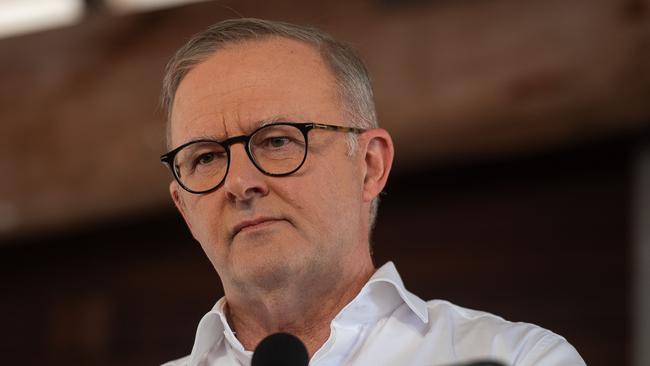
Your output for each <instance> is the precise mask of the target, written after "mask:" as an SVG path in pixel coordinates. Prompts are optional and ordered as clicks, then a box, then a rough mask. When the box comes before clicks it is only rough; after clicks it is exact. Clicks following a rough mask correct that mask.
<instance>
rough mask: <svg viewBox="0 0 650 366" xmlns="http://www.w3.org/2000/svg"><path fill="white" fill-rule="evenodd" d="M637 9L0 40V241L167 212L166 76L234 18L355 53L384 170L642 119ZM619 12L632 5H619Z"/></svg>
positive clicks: (305, 14) (297, 11) (447, 9)
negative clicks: (177, 53) (370, 90)
mask: <svg viewBox="0 0 650 366" xmlns="http://www.w3.org/2000/svg"><path fill="white" fill-rule="evenodd" d="M648 3H649V2H648V1H636V0H635V1H627V2H621V1H615V0H597V1H594V0H581V1H572V2H566V1H562V0H549V1H544V2H521V1H514V0H508V1H507V0H491V1H457V2H431V3H423V4H422V5H409V6H405V7H398V6H394V5H390V6H387V5H385V3H382V2H366V1H349V2H344V1H340V2H323V3H318V4H312V3H309V4H307V3H303V2H300V1H295V0H283V1H278V2H273V4H270V3H267V2H264V1H254V0H247V1H233V2H231V3H228V4H227V5H223V3H222V2H219V3H216V2H214V3H200V4H195V5H192V6H187V7H183V8H178V9H173V10H166V11H159V12H153V13H148V14H140V15H133V16H125V17H116V16H109V15H101V14H100V15H95V16H92V17H90V18H89V19H88V20H87V21H85V22H84V23H83V24H80V25H78V26H75V27H71V28H67V29H62V30H57V31H51V32H47V33H42V34H35V35H30V36H24V37H18V38H13V39H6V40H2V41H0V76H1V77H2V83H1V84H0V120H1V121H2V131H3V133H2V135H1V136H2V137H0V169H1V170H2V172H3V177H4V179H2V180H0V238H8V237H15V236H18V235H26V234H29V233H39V232H40V233H43V232H45V233H46V232H48V231H49V230H52V229H53V228H57V227H70V226H73V225H86V224H88V223H91V222H93V221H97V220H103V219H106V218H110V217H117V216H123V215H128V214H137V213H146V212H149V211H152V210H158V209H167V208H169V207H170V204H169V199H168V197H167V196H168V194H167V183H168V182H169V176H168V173H167V172H166V171H165V169H164V168H163V167H162V165H160V164H159V163H158V160H157V159H158V156H159V155H160V154H161V153H162V152H163V151H164V144H163V138H164V136H163V131H164V118H163V114H162V112H161V111H160V110H159V108H158V105H157V101H158V92H159V88H160V80H161V78H162V73H163V68H164V64H165V63H166V61H167V60H168V58H169V57H170V56H171V54H172V53H173V51H174V50H175V49H176V48H177V47H179V46H180V45H181V44H183V42H184V41H185V40H186V39H187V38H188V37H189V36H190V35H191V34H193V33H195V32H197V31H199V30H201V29H203V28H205V27H206V26H207V25H209V24H211V23H213V22H215V21H217V20H220V19H225V18H229V17H233V16H238V15H244V16H255V17H263V18H271V19H283V20H288V21H293V22H298V23H304V24H312V25H316V26H319V27H321V28H324V29H326V30H328V31H330V32H331V33H333V34H334V35H335V36H336V37H338V38H340V39H343V40H346V41H348V42H350V43H351V44H353V45H354V46H355V47H356V48H357V49H359V50H360V52H361V54H362V56H363V58H364V59H365V60H366V61H367V63H368V66H369V68H370V71H371V73H372V75H373V77H374V80H375V87H376V88H375V89H376V96H377V105H378V110H379V115H380V119H381V123H382V124H383V126H384V127H386V128H387V129H388V130H390V131H391V133H392V134H393V135H394V138H395V141H396V143H397V158H398V163H397V166H398V168H399V167H404V166H406V165H417V164H431V163H440V162H449V161H454V160H460V159H480V158H485V157H493V156H499V155H507V154H517V153H521V152H526V151H530V150H533V149H548V148H552V147H553V146H556V145H562V144H572V143H578V142H580V141H585V140H588V139H593V138H606V137H607V136H610V135H614V134H617V133H622V132H624V131H630V130H634V129H639V128H643V127H644V126H647V123H646V122H647V121H649V120H650V104H649V103H648V102H647V101H648V96H649V95H650V72H649V71H650V70H649V69H650V62H648V61H649V60H650V57H649V53H650V48H649V47H648V44H650V43H649V42H650V35H649V32H648V29H649V27H648V23H649V21H648V15H647V14H648V13H647V9H648ZM630 4H632V5H630Z"/></svg>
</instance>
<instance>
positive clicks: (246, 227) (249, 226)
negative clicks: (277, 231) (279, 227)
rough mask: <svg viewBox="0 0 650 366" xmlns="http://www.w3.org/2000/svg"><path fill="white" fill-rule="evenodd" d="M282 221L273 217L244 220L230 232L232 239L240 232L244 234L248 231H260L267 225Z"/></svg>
mask: <svg viewBox="0 0 650 366" xmlns="http://www.w3.org/2000/svg"><path fill="white" fill-rule="evenodd" d="M279 221H282V219H278V218H274V217H258V218H256V219H253V220H245V221H242V222H240V223H238V224H237V225H235V227H234V228H233V230H232V237H235V236H236V235H237V234H239V233H241V232H246V231H250V230H255V229H260V228H263V227H266V226H269V225H272V224H273V223H276V222H279Z"/></svg>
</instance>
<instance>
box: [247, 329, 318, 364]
mask: <svg viewBox="0 0 650 366" xmlns="http://www.w3.org/2000/svg"><path fill="white" fill-rule="evenodd" d="M308 364H309V355H308V354H307V348H305V345H304V344H303V343H302V342H301V341H300V339H298V338H297V337H296V336H294V335H291V334H289V333H275V334H271V335H270V336H268V337H266V338H264V339H262V341H261V342H260V343H259V344H258V345H257V347H255V352H253V360H252V361H251V366H307V365H308Z"/></svg>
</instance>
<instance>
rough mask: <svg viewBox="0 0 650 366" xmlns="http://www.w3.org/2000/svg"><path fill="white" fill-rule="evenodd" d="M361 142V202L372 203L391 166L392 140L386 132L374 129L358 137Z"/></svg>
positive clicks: (382, 187)
mask: <svg viewBox="0 0 650 366" xmlns="http://www.w3.org/2000/svg"><path fill="white" fill-rule="evenodd" d="M360 137H361V141H363V147H364V149H362V150H361V151H363V152H364V163H365V177H364V179H363V200H364V201H366V202H370V201H372V200H373V199H374V198H375V197H377V195H379V193H380V192H381V191H382V190H383V189H384V186H385V185H386V181H387V180H388V175H389V174H390V169H391V167H392V166H393V156H394V154H395V151H394V148H393V139H391V137H390V134H389V133H388V131H386V130H384V129H383V128H375V129H372V130H368V131H366V132H365V133H364V134H363V135H361V136H360Z"/></svg>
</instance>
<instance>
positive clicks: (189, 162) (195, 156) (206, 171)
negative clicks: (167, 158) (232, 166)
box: [174, 142, 228, 192]
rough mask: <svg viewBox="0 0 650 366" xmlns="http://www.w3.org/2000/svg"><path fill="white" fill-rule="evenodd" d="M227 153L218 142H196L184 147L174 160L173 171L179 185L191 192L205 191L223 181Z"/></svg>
mask: <svg viewBox="0 0 650 366" xmlns="http://www.w3.org/2000/svg"><path fill="white" fill-rule="evenodd" d="M227 169H228V153H227V152H226V149H225V148H224V147H223V146H222V145H221V144H219V143H218V142H196V143H193V144H191V145H187V146H185V147H184V148H183V149H182V150H181V151H179V152H178V153H177V154H176V157H175V158H174V170H175V171H176V175H177V176H178V179H179V180H180V181H181V183H182V184H183V185H184V186H185V187H187V188H189V189H190V190H192V191H197V192H201V191H206V190H210V189H212V188H214V187H216V186H217V185H218V184H219V183H221V181H222V180H223V178H224V176H225V175H226V170H227Z"/></svg>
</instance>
